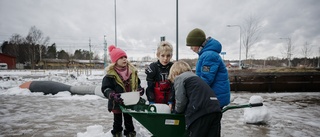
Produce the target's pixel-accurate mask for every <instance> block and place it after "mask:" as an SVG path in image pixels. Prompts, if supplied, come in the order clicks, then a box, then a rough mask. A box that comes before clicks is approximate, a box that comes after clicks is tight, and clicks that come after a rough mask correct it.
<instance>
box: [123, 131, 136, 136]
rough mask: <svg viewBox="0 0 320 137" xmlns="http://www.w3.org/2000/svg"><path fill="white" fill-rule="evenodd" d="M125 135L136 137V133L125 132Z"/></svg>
mask: <svg viewBox="0 0 320 137" xmlns="http://www.w3.org/2000/svg"><path fill="white" fill-rule="evenodd" d="M124 135H125V136H126V137H136V131H131V132H125V133H124Z"/></svg>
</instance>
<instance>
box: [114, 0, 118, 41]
mask: <svg viewBox="0 0 320 137" xmlns="http://www.w3.org/2000/svg"><path fill="white" fill-rule="evenodd" d="M114 43H115V45H116V46H118V45H117V1H116V0H114Z"/></svg>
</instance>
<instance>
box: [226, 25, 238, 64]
mask: <svg viewBox="0 0 320 137" xmlns="http://www.w3.org/2000/svg"><path fill="white" fill-rule="evenodd" d="M227 27H239V31H240V38H239V41H240V42H239V43H240V49H239V69H241V26H240V25H227Z"/></svg>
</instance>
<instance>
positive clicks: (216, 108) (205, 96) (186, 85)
mask: <svg viewBox="0 0 320 137" xmlns="http://www.w3.org/2000/svg"><path fill="white" fill-rule="evenodd" d="M174 88H175V101H176V104H175V111H176V112H177V113H184V114H185V120H186V125H187V127H189V126H190V125H191V124H192V123H193V122H194V121H195V120H197V119H198V118H200V117H202V116H204V115H206V114H210V113H215V112H218V113H221V109H220V104H219V101H218V99H217V97H216V95H215V93H214V92H213V91H212V89H211V88H210V86H209V85H208V84H207V83H206V82H204V81H203V80H202V79H201V78H200V77H198V76H197V75H196V74H194V73H193V72H184V73H182V74H180V75H179V76H177V77H176V78H175V80H174Z"/></svg>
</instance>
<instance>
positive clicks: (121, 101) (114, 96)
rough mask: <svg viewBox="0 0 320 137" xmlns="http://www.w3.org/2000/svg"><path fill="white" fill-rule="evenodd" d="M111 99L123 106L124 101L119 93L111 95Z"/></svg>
mask: <svg viewBox="0 0 320 137" xmlns="http://www.w3.org/2000/svg"><path fill="white" fill-rule="evenodd" d="M109 98H110V99H111V100H113V101H114V102H116V103H118V104H123V99H122V98H121V94H119V93H110V94H109Z"/></svg>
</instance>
